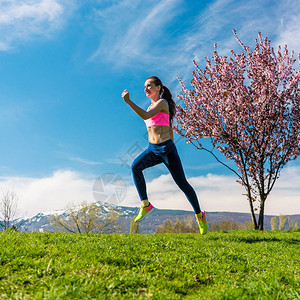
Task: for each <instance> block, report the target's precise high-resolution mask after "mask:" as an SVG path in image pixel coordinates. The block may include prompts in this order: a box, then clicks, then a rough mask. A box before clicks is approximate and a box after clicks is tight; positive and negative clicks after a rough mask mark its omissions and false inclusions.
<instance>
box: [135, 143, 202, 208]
mask: <svg viewBox="0 0 300 300" xmlns="http://www.w3.org/2000/svg"><path fill="white" fill-rule="evenodd" d="M160 163H164V164H165V165H166V167H167V168H168V169H169V171H170V173H171V175H172V177H173V179H174V181H175V182H176V184H177V185H178V186H179V188H180V189H181V190H182V191H183V192H184V193H185V195H186V197H187V199H188V200H189V202H190V203H191V205H192V207H193V209H194V211H195V214H199V213H200V212H201V210H200V206H199V202H198V199H197V195H196V193H195V191H194V189H193V188H192V186H191V185H190V184H189V183H188V182H187V180H186V178H185V175H184V171H183V168H182V164H181V161H180V158H179V156H178V152H177V149H176V146H175V144H174V142H173V141H172V140H171V139H170V140H167V141H164V142H162V143H159V144H152V143H149V146H148V148H147V149H146V150H145V151H144V152H142V153H141V154H140V155H139V156H138V157H137V158H136V159H135V160H134V161H133V163H132V166H131V168H132V174H133V180H134V184H135V186H136V188H137V191H138V194H139V197H140V199H141V200H147V199H148V197H147V192H146V182H145V178H144V175H143V172H142V171H143V170H144V169H146V168H149V167H152V166H155V165H157V164H160Z"/></svg>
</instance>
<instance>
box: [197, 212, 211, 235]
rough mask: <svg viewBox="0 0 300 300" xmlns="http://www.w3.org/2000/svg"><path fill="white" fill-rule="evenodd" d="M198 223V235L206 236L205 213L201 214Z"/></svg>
mask: <svg viewBox="0 0 300 300" xmlns="http://www.w3.org/2000/svg"><path fill="white" fill-rule="evenodd" d="M197 221H198V225H199V228H200V233H201V234H206V233H207V231H208V227H209V226H208V223H207V221H206V216H205V212H204V211H203V212H202V216H201V217H200V218H199V219H198V220H197Z"/></svg>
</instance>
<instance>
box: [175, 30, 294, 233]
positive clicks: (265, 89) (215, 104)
mask: <svg viewBox="0 0 300 300" xmlns="http://www.w3.org/2000/svg"><path fill="white" fill-rule="evenodd" d="M234 35H235V37H236V39H237V41H238V42H239V43H240V45H241V46H242V48H243V51H242V53H241V54H237V53H235V52H234V51H231V52H232V57H230V58H227V57H226V56H223V57H222V56H219V55H218V53H217V45H216V44H215V50H214V55H213V57H212V59H208V58H207V57H206V62H207V63H206V67H205V68H204V69H203V70H202V69H201V68H200V67H199V66H198V65H197V63H196V62H195V61H194V64H195V67H196V69H195V71H194V72H193V79H192V81H191V85H192V87H193V90H190V89H187V88H186V87H185V85H184V83H183V82H182V81H181V80H180V79H179V78H178V79H179V81H180V83H181V85H182V93H181V95H179V96H178V97H179V98H180V99H181V100H183V101H184V104H185V105H184V106H185V107H182V106H180V105H177V106H176V109H177V115H176V119H177V125H176V126H174V129H175V131H176V132H177V133H179V134H180V135H181V136H183V137H185V138H187V143H192V144H193V145H194V146H195V147H196V148H197V149H202V150H206V151H208V152H210V153H211V154H212V155H214V157H215V158H216V159H217V160H218V161H219V162H220V163H222V164H223V165H225V166H226V167H227V168H229V169H230V170H231V171H233V172H234V173H235V174H236V176H237V177H238V179H237V181H238V182H239V183H240V184H242V185H243V186H244V187H245V189H246V195H247V198H248V200H249V204H250V211H251V216H252V220H253V226H254V228H255V229H259V230H263V226H264V207H265V201H266V199H267V197H268V195H269V194H270V192H271V190H272V188H273V187H274V184H275V182H276V180H277V179H278V177H279V173H280V170H281V169H282V168H283V167H284V166H285V165H286V164H287V162H289V161H290V160H294V159H296V158H297V156H298V155H299V153H300V148H299V144H300V89H299V87H300V86H299V80H300V71H299V67H298V70H295V69H293V65H294V63H295V62H296V59H294V53H293V52H291V54H289V52H288V49H287V46H285V48H284V50H282V49H281V47H280V46H279V47H278V51H277V52H276V53H275V51H274V49H273V48H272V47H271V46H270V41H269V40H268V38H263V37H262V35H261V33H259V35H258V36H259V38H258V39H256V46H255V48H254V50H250V48H249V47H248V46H246V45H244V44H243V43H242V42H241V40H240V39H239V38H238V36H237V34H236V32H235V30H234ZM299 61H300V57H299ZM206 138H209V139H210V140H211V143H212V146H213V148H212V149H215V148H217V149H218V150H219V151H220V152H221V153H222V154H224V155H225V157H226V158H227V159H230V160H232V161H234V162H235V165H236V168H235V167H233V168H231V167H230V166H229V164H227V163H225V162H224V161H221V159H219V158H218V156H217V155H215V153H214V152H213V150H209V149H208V148H206V147H204V145H203V143H202V141H203V140H202V139H206ZM254 201H259V215H258V220H257V219H256V216H255V210H256V209H255V208H254V204H253V202H254ZM283 205H284V204H283Z"/></svg>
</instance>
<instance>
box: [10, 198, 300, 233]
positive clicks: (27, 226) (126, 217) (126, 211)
mask: <svg viewBox="0 0 300 300" xmlns="http://www.w3.org/2000/svg"><path fill="white" fill-rule="evenodd" d="M99 205H101V204H100V203H99ZM102 205H103V204H102ZM104 206H105V205H104ZM116 209H118V210H119V212H120V213H121V217H120V223H123V224H124V228H125V232H126V233H129V228H130V218H132V217H133V216H136V215H137V214H138V210H139V208H138V207H125V206H117V207H116ZM56 214H58V215H65V216H66V213H65V211H62V210H60V211H52V212H40V213H38V214H36V215H35V216H32V217H30V218H24V219H17V220H15V221H14V223H15V224H16V225H17V227H19V230H20V231H44V232H45V231H54V227H53V225H52V224H51V217H52V216H53V215H56ZM193 215H194V214H193V212H191V211H185V210H170V209H156V211H155V212H154V213H153V214H152V215H151V216H149V218H146V219H145V220H144V221H143V222H141V224H140V228H139V229H140V233H143V234H151V233H155V231H156V228H157V226H158V225H160V224H163V223H164V222H165V221H166V220H168V219H171V220H173V221H175V220H176V218H179V219H180V220H183V219H184V218H186V217H188V216H193ZM206 215H207V219H208V222H209V223H218V222H220V221H224V220H231V221H234V222H237V223H245V222H246V221H251V215H250V213H238V212H206ZM272 217H273V216H269V215H266V216H265V219H264V224H265V226H264V227H265V230H270V229H271V225H270V220H271V218H272ZM291 217H292V218H293V222H296V221H297V222H298V223H300V214H297V215H291ZM286 227H287V224H286Z"/></svg>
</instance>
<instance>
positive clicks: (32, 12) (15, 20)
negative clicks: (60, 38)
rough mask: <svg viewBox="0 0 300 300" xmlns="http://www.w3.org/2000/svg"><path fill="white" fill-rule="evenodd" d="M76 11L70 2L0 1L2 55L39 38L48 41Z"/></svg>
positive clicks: (65, 0) (0, 46)
mask: <svg viewBox="0 0 300 300" xmlns="http://www.w3.org/2000/svg"><path fill="white" fill-rule="evenodd" d="M73 9H74V4H72V3H71V2H70V1H67V0H22V1H18V0H9V1H5V0H4V1H0V51H1V50H2V51H7V50H10V49H11V48H13V47H14V46H15V44H18V43H19V42H20V41H27V40H31V39H32V38H34V37H36V36H39V37H46V38H49V37H50V36H51V34H53V32H55V31H56V30H57V29H59V28H61V26H62V25H63V24H64V22H65V21H66V17H67V16H68V15H69V14H70V12H71V11H72V10H73Z"/></svg>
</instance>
